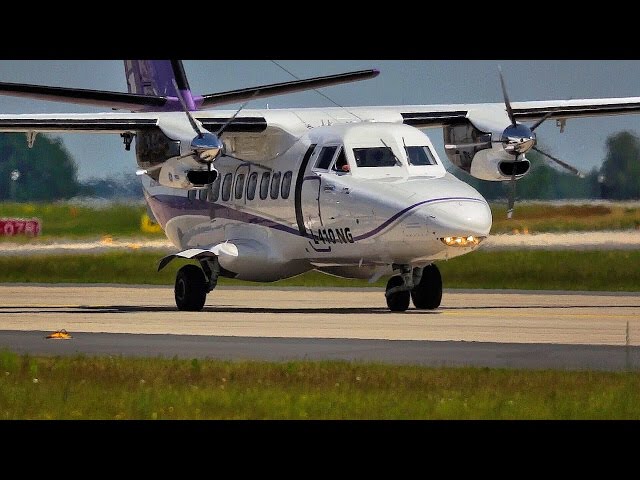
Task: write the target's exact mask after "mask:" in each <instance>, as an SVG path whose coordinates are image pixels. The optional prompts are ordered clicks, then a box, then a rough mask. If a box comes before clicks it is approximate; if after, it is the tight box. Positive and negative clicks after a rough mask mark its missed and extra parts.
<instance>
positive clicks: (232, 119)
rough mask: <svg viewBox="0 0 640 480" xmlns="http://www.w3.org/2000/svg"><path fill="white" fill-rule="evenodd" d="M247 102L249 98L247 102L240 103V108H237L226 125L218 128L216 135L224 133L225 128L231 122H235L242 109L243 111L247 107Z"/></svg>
mask: <svg viewBox="0 0 640 480" xmlns="http://www.w3.org/2000/svg"><path fill="white" fill-rule="evenodd" d="M247 103H249V100H247V101H246V102H244V103H243V104H242V105H240V108H239V109H238V110H236V113H234V114H233V116H232V117H231V118H230V119H229V120H227V122H226V123H225V124H224V125H222V127H220V130H218V131H217V132H216V135H217V136H218V137H219V136H220V135H222V133H223V132H224V131H225V129H226V128H227V127H228V126H229V124H230V123H231V122H233V121H234V120H235V119H236V117H237V116H238V114H239V113H240V111H241V110H242V109H243V108H244V107H246V106H247Z"/></svg>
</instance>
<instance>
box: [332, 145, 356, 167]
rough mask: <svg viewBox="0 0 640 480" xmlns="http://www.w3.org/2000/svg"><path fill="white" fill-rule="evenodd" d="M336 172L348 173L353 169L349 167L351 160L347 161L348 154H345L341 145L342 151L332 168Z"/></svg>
mask: <svg viewBox="0 0 640 480" xmlns="http://www.w3.org/2000/svg"><path fill="white" fill-rule="evenodd" d="M332 170H333V171H335V172H341V173H346V172H349V171H350V170H351V168H350V167H349V162H347V156H346V155H345V154H344V148H342V147H340V153H339V154H338V158H337V159H336V163H335V164H334V165H333V168H332Z"/></svg>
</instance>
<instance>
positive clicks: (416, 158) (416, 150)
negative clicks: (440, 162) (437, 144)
mask: <svg viewBox="0 0 640 480" xmlns="http://www.w3.org/2000/svg"><path fill="white" fill-rule="evenodd" d="M404 148H405V150H406V152H407V158H408V159H409V164H410V165H418V166H422V165H437V163H436V159H435V158H433V154H432V153H431V150H429V147H407V146H405V147H404Z"/></svg>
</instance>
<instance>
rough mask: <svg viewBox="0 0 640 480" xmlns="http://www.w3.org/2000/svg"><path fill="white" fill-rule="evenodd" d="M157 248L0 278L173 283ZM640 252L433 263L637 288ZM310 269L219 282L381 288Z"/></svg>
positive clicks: (543, 280)
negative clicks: (267, 278) (275, 277)
mask: <svg viewBox="0 0 640 480" xmlns="http://www.w3.org/2000/svg"><path fill="white" fill-rule="evenodd" d="M161 256H162V254H161V253H157V252H140V251H136V252H127V253H125V252H108V253H104V254H91V255H59V256H54V255H37V256H36V255H34V256H28V257H14V256H10V257H0V282H5V283H6V282H12V283H120V284H147V285H173V283H174V281H175V275H176V272H177V270H178V269H179V268H180V267H181V266H182V265H183V264H184V261H180V260H176V261H174V262H172V263H171V264H170V265H169V266H168V267H167V268H166V269H165V270H163V271H162V272H159V273H158V272H157V271H156V267H157V264H158V260H159V259H160V257H161ZM638 265H640V250H613V251H544V250H523V251H504V252H483V251H479V252H473V253H471V254H469V255H464V256H462V257H458V258H454V259H453V260H449V261H445V262H438V266H439V268H440V271H441V272H442V278H443V282H444V286H445V288H498V289H531V290H604V291H640V269H638ZM385 284H386V280H385V279H381V280H379V281H378V282H376V283H374V284H370V283H368V282H367V281H366V280H349V279H341V278H336V277H332V276H329V275H324V274H322V273H319V272H309V273H307V274H304V275H300V276H298V277H295V278H290V279H287V280H281V281H278V282H274V283H269V284H263V283H254V282H243V281H238V280H231V279H226V278H224V279H221V280H220V285H254V286H260V285H270V286H282V287H288V286H300V287H384V285H385Z"/></svg>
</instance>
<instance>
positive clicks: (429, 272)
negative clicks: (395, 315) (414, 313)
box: [411, 264, 442, 310]
mask: <svg viewBox="0 0 640 480" xmlns="http://www.w3.org/2000/svg"><path fill="white" fill-rule="evenodd" d="M411 299H412V300H413V305H414V306H415V307H416V308H417V309H419V310H434V309H436V308H438V307H439V306H440V302H441V301H442V276H441V275H440V270H438V267H436V266H435V265H433V264H432V265H429V266H427V267H424V270H423V271H422V279H421V280H420V283H419V284H418V285H416V286H415V287H414V288H413V290H411Z"/></svg>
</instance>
